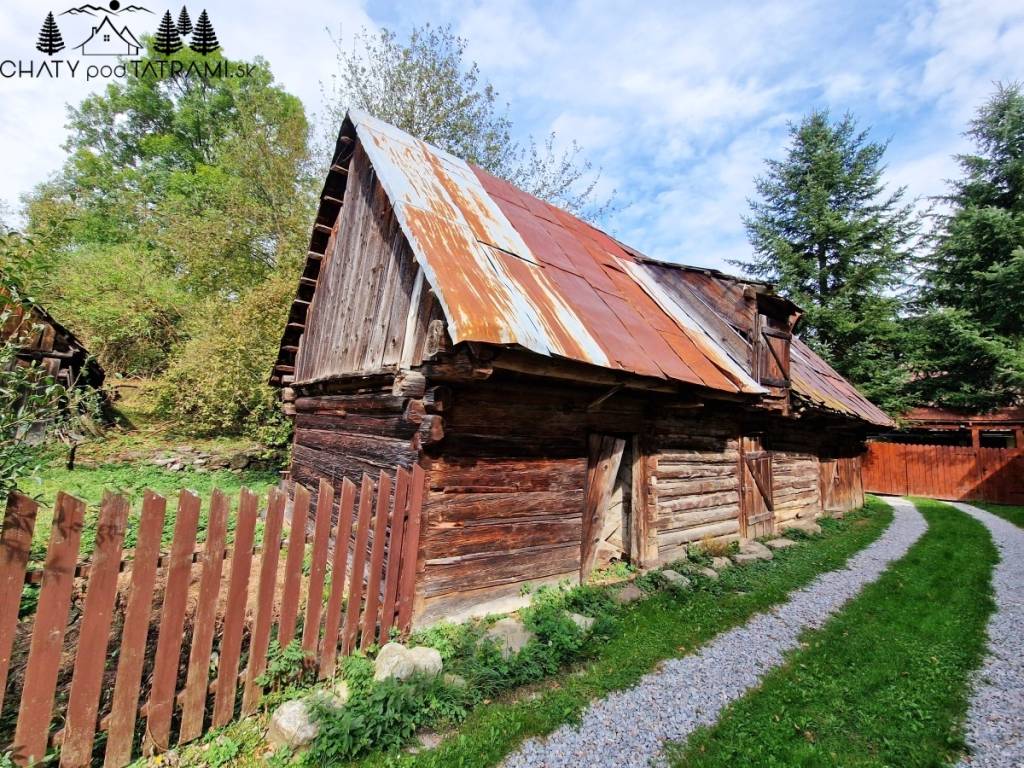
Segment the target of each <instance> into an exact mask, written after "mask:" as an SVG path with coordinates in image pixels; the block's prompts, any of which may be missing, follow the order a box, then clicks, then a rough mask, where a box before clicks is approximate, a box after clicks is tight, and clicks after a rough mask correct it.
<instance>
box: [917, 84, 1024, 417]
mask: <svg viewBox="0 0 1024 768" xmlns="http://www.w3.org/2000/svg"><path fill="white" fill-rule="evenodd" d="M967 136H968V137H970V138H971V139H972V140H973V142H974V144H975V147H976V152H975V153H974V154H968V155H961V156H959V157H958V158H957V159H958V160H959V163H960V167H961V170H962V173H963V175H962V177H961V178H959V179H957V180H955V181H954V182H953V183H952V190H951V192H950V194H949V195H948V196H947V197H946V198H945V202H946V203H948V204H949V206H950V211H949V213H948V214H945V215H942V216H940V218H939V222H938V227H937V232H936V235H935V238H934V242H933V249H932V251H931V253H930V255H929V259H928V263H927V266H926V268H925V270H924V272H923V275H922V277H923V287H922V289H921V291H920V295H919V297H918V309H919V312H920V314H921V317H920V319H919V320H918V321H917V322H916V323H915V325H914V328H915V337H916V343H915V344H914V345H913V349H914V353H915V354H914V367H915V373H916V375H915V378H914V382H913V384H912V390H913V392H914V394H915V396H916V397H918V398H919V399H920V400H922V401H924V402H929V403H935V404H937V405H944V406H950V407H955V408H962V409H967V410H985V409H989V408H994V407H997V406H1001V405H1008V404H1011V403H1014V402H1016V401H1019V400H1020V398H1021V393H1022V392H1024V290H1022V286H1024V89H1022V86H1021V85H1020V84H1019V83H1012V84H1009V85H999V86H997V89H996V93H995V94H994V95H993V96H992V97H991V98H990V99H989V101H988V102H987V103H986V104H985V105H983V106H982V107H981V109H979V111H978V113H977V115H976V116H975V118H974V119H973V120H972V121H971V124H970V126H969V128H968V130H967Z"/></svg>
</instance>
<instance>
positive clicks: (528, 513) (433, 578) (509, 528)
mask: <svg viewBox="0 0 1024 768" xmlns="http://www.w3.org/2000/svg"><path fill="white" fill-rule="evenodd" d="M601 394H602V393H601V392H600V391H596V390H592V389H586V388H577V387H552V386H543V385H537V384H530V385H528V386H524V385H521V384H519V385H517V384H512V383H501V382H486V383H481V384H479V385H469V386H461V387H454V388H453V391H452V396H451V399H450V406H446V411H445V439H444V442H443V443H442V444H439V446H438V450H437V451H433V453H436V455H435V456H434V458H433V459H432V461H431V465H430V473H429V478H430V480H429V491H428V495H427V498H426V500H425V502H424V525H425V528H424V539H423V546H424V557H425V570H424V579H423V584H422V595H421V604H420V606H419V611H418V619H417V622H418V623H424V624H426V623H430V622H431V621H435V620H437V619H439V618H442V617H444V618H448V619H452V618H460V617H464V616H466V615H471V614H477V615H479V614H481V613H487V612H492V611H494V612H497V611H502V610H512V609H514V608H516V607H518V606H519V605H521V604H522V603H523V597H522V595H521V588H522V586H523V585H524V584H526V583H532V584H537V583H547V582H554V581H559V580H562V579H578V578H579V568H580V545H581V536H582V515H583V504H584V488H585V484H586V469H587V450H586V440H587V435H588V433H589V432H591V431H597V432H602V433H625V434H628V433H632V432H636V431H637V430H638V429H639V428H640V424H641V418H642V411H643V406H642V403H640V401H639V400H637V399H632V398H631V397H629V396H625V395H624V396H621V397H614V398H611V399H610V400H608V401H607V402H604V403H602V404H601V406H600V407H599V408H597V409H596V410H590V411H588V405H589V404H590V403H592V402H593V401H594V400H595V399H596V398H597V397H599V396H600V395H601Z"/></svg>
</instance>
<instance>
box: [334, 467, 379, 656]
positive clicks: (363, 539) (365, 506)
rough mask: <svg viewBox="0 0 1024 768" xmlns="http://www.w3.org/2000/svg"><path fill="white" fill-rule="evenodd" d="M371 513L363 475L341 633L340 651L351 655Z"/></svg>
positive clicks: (368, 486) (369, 487) (370, 484)
mask: <svg viewBox="0 0 1024 768" xmlns="http://www.w3.org/2000/svg"><path fill="white" fill-rule="evenodd" d="M372 511H373V480H371V479H370V476H369V475H363V484H362V487H361V488H360V489H359V520H358V523H357V524H356V543H355V548H354V550H353V554H352V576H351V578H350V579H349V587H348V608H347V609H346V611H345V631H344V632H343V633H342V640H341V651H342V653H345V654H348V653H351V652H352V651H353V650H354V649H355V646H356V637H357V633H358V630H359V615H360V613H361V612H362V607H363V581H364V580H365V578H366V544H367V541H369V537H370V515H371V513H372Z"/></svg>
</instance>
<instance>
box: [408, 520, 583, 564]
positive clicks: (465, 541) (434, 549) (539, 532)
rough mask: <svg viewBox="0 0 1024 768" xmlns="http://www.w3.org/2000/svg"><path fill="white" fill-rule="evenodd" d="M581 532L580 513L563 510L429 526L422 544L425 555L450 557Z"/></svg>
mask: <svg viewBox="0 0 1024 768" xmlns="http://www.w3.org/2000/svg"><path fill="white" fill-rule="evenodd" d="M598 533H600V531H598ZM582 534H583V516H582V515H581V514H571V513H566V514H563V515H552V516H550V517H547V518H541V519H528V520H522V521H516V520H512V521H498V522H493V523H490V524H486V523H485V524H477V525H450V524H441V525H431V526H430V528H429V529H428V531H427V532H426V534H425V536H424V544H425V549H426V556H427V557H428V558H435V557H451V556H457V555H468V554H472V553H475V552H500V551H506V550H509V549H526V548H529V547H533V546H537V545H540V544H545V543H551V544H554V543H558V542H579V541H581V536H582Z"/></svg>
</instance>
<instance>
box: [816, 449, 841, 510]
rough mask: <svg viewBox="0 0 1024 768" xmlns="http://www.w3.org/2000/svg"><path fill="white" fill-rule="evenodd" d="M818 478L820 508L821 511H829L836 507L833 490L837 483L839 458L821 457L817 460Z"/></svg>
mask: <svg viewBox="0 0 1024 768" xmlns="http://www.w3.org/2000/svg"><path fill="white" fill-rule="evenodd" d="M818 471H819V478H820V480H821V483H820V489H821V509H822V511H823V512H831V511H832V510H833V509H837V508H838V507H837V506H836V499H835V491H836V485H837V484H838V483H839V460H838V459H821V460H820V461H819V462H818Z"/></svg>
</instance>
